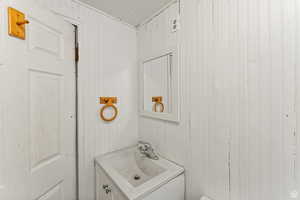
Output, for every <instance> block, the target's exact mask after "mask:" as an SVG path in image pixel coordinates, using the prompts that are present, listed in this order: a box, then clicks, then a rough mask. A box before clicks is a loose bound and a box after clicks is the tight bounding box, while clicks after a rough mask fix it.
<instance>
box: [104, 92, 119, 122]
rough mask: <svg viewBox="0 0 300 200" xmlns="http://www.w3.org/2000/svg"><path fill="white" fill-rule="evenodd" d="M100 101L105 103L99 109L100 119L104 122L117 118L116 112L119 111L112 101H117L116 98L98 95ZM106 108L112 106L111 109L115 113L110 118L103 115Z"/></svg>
mask: <svg viewBox="0 0 300 200" xmlns="http://www.w3.org/2000/svg"><path fill="white" fill-rule="evenodd" d="M100 103H101V104H105V105H104V106H103V107H102V108H101V110H100V117H101V119H102V120H104V121H106V122H111V121H114V120H115V119H116V118H117V116H118V113H119V111H118V108H117V107H116V106H115V105H114V103H117V98H116V97H100ZM107 108H113V110H114V113H115V114H114V115H113V116H112V117H111V118H106V117H105V116H104V111H105V110H106V109H107Z"/></svg>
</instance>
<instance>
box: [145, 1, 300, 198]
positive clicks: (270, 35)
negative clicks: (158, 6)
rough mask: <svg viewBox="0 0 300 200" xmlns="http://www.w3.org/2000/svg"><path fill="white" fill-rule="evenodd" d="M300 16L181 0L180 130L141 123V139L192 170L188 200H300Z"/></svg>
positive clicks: (293, 10) (256, 6)
mask: <svg viewBox="0 0 300 200" xmlns="http://www.w3.org/2000/svg"><path fill="white" fill-rule="evenodd" d="M299 11H300V4H299V2H297V1H296V0H251V1H250V0H229V1H223V0H181V13H182V14H181V40H180V42H181V43H182V71H183V74H182V86H183V91H182V92H183V95H182V100H183V103H182V115H183V118H182V122H181V123H180V125H176V124H172V123H168V122H162V121H156V120H152V119H147V118H140V134H141V137H142V138H143V139H145V140H148V141H150V142H153V143H154V144H155V145H156V146H157V149H158V150H159V151H160V152H161V153H162V154H163V155H165V156H167V157H168V158H170V159H172V160H174V161H176V162H179V163H182V164H184V165H185V167H186V169H187V197H188V199H190V200H199V197H200V196H201V195H203V194H205V195H207V196H209V197H211V198H212V199H215V200H219V199H222V200H224V199H225V200H226V199H228V200H229V199H230V200H247V199H249V200H250V199H255V200H286V199H299V196H298V197H295V198H293V196H294V195H295V194H296V193H294V191H299V189H300V188H299V176H300V175H299V174H300V173H299V172H300V167H299V158H300V157H299V154H300V147H299V146H300V145H299V144H300V143H299V142H300V139H299V137H298V133H297V130H296V127H297V125H298V124H299V123H300V121H299V117H297V116H299V111H300V109H299V106H298V102H300V101H299V100H300V96H299V93H300V91H299V88H300V84H299V79H300V77H299V75H300V74H299V70H298V65H299V61H300V60H299V58H300V55H299V47H300V43H299V41H300V40H299V39H300V35H299V27H300V20H299V19H300V18H299V16H300V15H299ZM296 114H298V115H296Z"/></svg>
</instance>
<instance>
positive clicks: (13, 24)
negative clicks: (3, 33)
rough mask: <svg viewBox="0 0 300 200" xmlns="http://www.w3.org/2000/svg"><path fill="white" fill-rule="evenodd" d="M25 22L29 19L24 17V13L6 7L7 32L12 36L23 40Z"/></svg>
mask: <svg viewBox="0 0 300 200" xmlns="http://www.w3.org/2000/svg"><path fill="white" fill-rule="evenodd" d="M25 24H29V21H28V20H26V19H25V14H24V13H22V12H20V11H18V10H16V9H14V8H10V7H9V8H8V34H9V35H10V36H13V37H17V38H20V39H22V40H25V38H26V35H25Z"/></svg>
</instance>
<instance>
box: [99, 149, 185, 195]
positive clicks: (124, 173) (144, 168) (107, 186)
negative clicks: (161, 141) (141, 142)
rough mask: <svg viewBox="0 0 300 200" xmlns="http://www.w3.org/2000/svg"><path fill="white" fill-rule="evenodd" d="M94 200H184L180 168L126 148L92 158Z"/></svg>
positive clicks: (169, 162) (182, 173)
mask: <svg viewBox="0 0 300 200" xmlns="http://www.w3.org/2000/svg"><path fill="white" fill-rule="evenodd" d="M95 164H96V165H95V168H96V187H97V188H96V191H97V199H96V200H184V188H185V186H184V183H185V180H184V179H185V178H184V169H183V168H182V167H181V166H179V165H176V164H175V163H173V162H171V161H169V160H166V159H164V158H162V157H160V156H159V155H158V159H157V160H153V159H150V158H147V157H144V156H141V155H140V152H138V151H137V147H136V146H133V147H128V148H125V149H121V150H119V151H115V152H112V153H108V154H105V155H101V156H99V157H97V158H96V159H95Z"/></svg>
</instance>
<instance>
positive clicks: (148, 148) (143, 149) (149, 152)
mask: <svg viewBox="0 0 300 200" xmlns="http://www.w3.org/2000/svg"><path fill="white" fill-rule="evenodd" d="M138 150H139V152H140V153H141V154H142V155H144V156H146V157H147V158H150V159H152V160H158V159H159V157H158V156H157V155H156V154H155V152H154V149H153V147H152V145H151V144H150V143H148V142H143V141H139V142H138Z"/></svg>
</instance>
